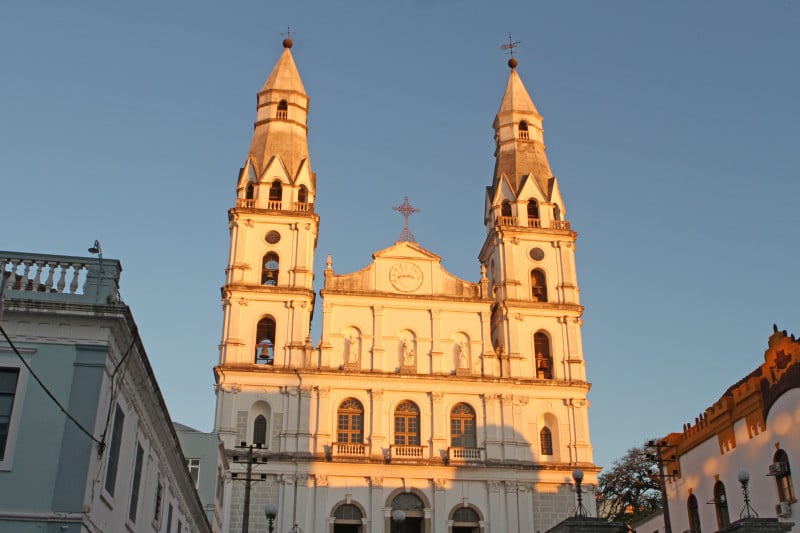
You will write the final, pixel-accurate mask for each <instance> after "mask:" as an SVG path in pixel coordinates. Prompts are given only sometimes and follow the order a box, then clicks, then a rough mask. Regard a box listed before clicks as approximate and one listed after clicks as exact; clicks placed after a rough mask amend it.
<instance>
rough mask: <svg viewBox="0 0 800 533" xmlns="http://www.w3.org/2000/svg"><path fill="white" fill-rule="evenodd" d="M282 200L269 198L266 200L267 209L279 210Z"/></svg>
mask: <svg viewBox="0 0 800 533" xmlns="http://www.w3.org/2000/svg"><path fill="white" fill-rule="evenodd" d="M281 204H282V202H281V201H280V200H270V201H269V202H267V209H271V210H273V211H280V210H281Z"/></svg>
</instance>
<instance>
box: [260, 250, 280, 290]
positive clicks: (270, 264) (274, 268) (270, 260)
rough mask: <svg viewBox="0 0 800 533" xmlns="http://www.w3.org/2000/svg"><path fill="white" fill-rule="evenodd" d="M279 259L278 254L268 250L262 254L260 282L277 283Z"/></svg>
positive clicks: (264, 283) (265, 283)
mask: <svg viewBox="0 0 800 533" xmlns="http://www.w3.org/2000/svg"><path fill="white" fill-rule="evenodd" d="M279 265H280V261H279V259H278V254H276V253H275V252H269V253H268V254H267V255H265V256H264V264H263V266H262V267H261V284H262V285H270V286H275V285H277V284H278V270H279V268H278V267H279Z"/></svg>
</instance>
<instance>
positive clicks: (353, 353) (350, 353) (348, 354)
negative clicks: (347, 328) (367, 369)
mask: <svg viewBox="0 0 800 533" xmlns="http://www.w3.org/2000/svg"><path fill="white" fill-rule="evenodd" d="M345 344H346V346H345V352H344V362H345V364H346V365H355V364H358V338H357V337H356V336H355V335H348V336H347V337H346V338H345Z"/></svg>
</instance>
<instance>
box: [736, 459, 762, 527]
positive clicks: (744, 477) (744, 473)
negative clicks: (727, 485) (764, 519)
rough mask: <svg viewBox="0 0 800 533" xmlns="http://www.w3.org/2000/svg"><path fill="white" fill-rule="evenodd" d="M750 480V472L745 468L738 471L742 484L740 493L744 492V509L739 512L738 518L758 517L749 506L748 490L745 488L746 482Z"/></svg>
mask: <svg viewBox="0 0 800 533" xmlns="http://www.w3.org/2000/svg"><path fill="white" fill-rule="evenodd" d="M749 482H750V474H748V473H747V470H742V471H741V472H739V483H741V484H742V494H744V509H742V512H741V513H739V518H753V517H755V518H758V513H757V512H756V511H755V510H754V509H753V508H752V507H750V491H749V490H747V484H748V483H749Z"/></svg>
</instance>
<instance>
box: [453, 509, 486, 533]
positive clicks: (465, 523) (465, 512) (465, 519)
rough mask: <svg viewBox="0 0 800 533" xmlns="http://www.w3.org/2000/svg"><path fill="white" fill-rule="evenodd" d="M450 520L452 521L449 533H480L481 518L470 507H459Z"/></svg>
mask: <svg viewBox="0 0 800 533" xmlns="http://www.w3.org/2000/svg"><path fill="white" fill-rule="evenodd" d="M450 519H451V520H452V521H453V526H452V529H451V530H450V531H451V533H480V532H481V527H480V520H481V517H480V516H479V515H478V513H477V512H476V511H475V509H472V508H470V507H459V508H458V509H456V510H455V511H453V513H452V515H451V517H450Z"/></svg>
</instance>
